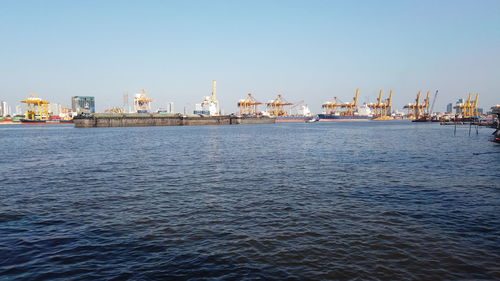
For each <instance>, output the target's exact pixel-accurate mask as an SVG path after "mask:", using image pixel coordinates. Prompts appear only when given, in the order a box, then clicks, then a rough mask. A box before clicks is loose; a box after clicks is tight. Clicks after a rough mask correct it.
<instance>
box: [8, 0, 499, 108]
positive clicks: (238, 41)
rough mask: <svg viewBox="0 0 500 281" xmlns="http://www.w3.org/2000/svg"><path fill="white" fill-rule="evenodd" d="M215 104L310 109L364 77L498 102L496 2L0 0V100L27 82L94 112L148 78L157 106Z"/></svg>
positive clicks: (367, 97) (408, 94)
mask: <svg viewBox="0 0 500 281" xmlns="http://www.w3.org/2000/svg"><path fill="white" fill-rule="evenodd" d="M212 80H217V94H218V98H219V100H220V102H221V106H222V108H223V110H224V112H225V113H230V112H235V111H236V110H237V107H236V103H237V101H238V100H240V99H243V98H244V97H245V96H246V95H247V93H249V92H251V93H253V95H254V96H255V97H256V98H257V100H259V101H263V102H265V101H268V100H271V99H274V98H275V97H276V96H277V94H279V93H281V94H282V95H283V96H284V97H285V99H286V100H288V101H289V102H299V101H304V102H305V103H306V104H308V105H309V107H310V108H311V110H312V111H313V112H316V113H319V112H321V104H322V103H323V102H325V101H329V100H331V99H332V98H333V97H338V98H339V99H340V100H342V101H344V102H347V101H350V100H351V99H352V97H353V96H354V93H355V90H356V88H360V101H361V102H375V101H376V98H377V96H378V92H379V90H380V89H383V91H384V97H387V95H388V92H389V90H390V89H392V90H393V103H394V108H396V109H402V107H403V105H404V104H407V103H409V102H412V101H414V99H415V97H416V94H417V92H418V91H423V92H427V91H431V93H432V96H433V93H434V92H435V91H436V90H439V94H438V97H437V100H436V105H435V111H444V110H445V107H446V104H447V103H450V102H453V103H455V102H456V100H457V99H458V98H466V96H467V94H468V93H469V92H472V93H480V98H479V105H480V107H484V108H485V109H487V108H489V107H491V106H492V105H495V104H499V103H500V1H497V0H492V1H488V0H470V1H459V0H454V1H445V0H442V1H436V0H418V1H405V0H399V1H389V0H387V1H376V0H373V1H368V0H367V1H357V0H353V1H348V0H345V1H333V0H332V1H320V0H308V1H306V0H303V1H293V0H286V1H279V0H275V1H273V0H268V1H258V0H257V1H219V0H213V1H195V0H184V1H139V0H137V1H126V0H121V1H111V0H95V1H92V0H85V1H83V0H82V1H58V0H50V1H43V0H40V1H28V0H19V1H9V0H5V1H4V0H0V100H5V101H7V102H9V103H10V104H11V105H12V107H15V105H17V104H19V103H18V102H19V101H20V100H22V99H24V98H25V97H27V96H28V94H30V93H36V94H38V95H39V96H40V97H42V98H44V99H46V100H49V101H51V102H55V103H60V104H62V105H65V106H70V105H71V96H78V95H85V96H87V95H90V96H95V98H96V107H97V110H98V111H104V110H105V109H109V108H112V107H121V106H122V105H123V94H124V93H128V94H129V96H132V95H133V94H134V93H138V92H139V91H140V90H141V89H145V90H146V91H147V93H148V94H149V95H150V97H151V98H153V100H154V102H153V108H158V107H166V105H167V103H168V102H174V105H175V110H176V111H179V112H180V111H183V109H184V107H186V108H187V109H188V110H192V109H193V107H194V104H195V103H199V102H201V100H202V98H203V97H204V96H207V95H209V94H210V92H211V87H212Z"/></svg>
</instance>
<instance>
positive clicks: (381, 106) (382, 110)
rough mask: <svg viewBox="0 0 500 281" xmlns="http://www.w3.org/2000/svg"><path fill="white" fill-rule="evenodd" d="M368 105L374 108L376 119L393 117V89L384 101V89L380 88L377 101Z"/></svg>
mask: <svg viewBox="0 0 500 281" xmlns="http://www.w3.org/2000/svg"><path fill="white" fill-rule="evenodd" d="M368 107H369V108H370V109H372V110H373V117H375V120H389V119H392V117H391V108H392V90H390V91H389V97H388V98H387V99H386V100H385V101H384V100H383V99H382V89H380V91H379V95H378V98H377V103H370V104H369V105H368Z"/></svg>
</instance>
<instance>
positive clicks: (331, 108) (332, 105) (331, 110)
mask: <svg viewBox="0 0 500 281" xmlns="http://www.w3.org/2000/svg"><path fill="white" fill-rule="evenodd" d="M321 107H322V108H324V110H325V113H326V114H335V112H336V111H337V108H339V107H340V104H339V102H338V100H337V97H333V101H327V102H325V103H323V105H322V106H321Z"/></svg>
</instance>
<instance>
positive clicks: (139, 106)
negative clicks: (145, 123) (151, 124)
mask: <svg viewBox="0 0 500 281" xmlns="http://www.w3.org/2000/svg"><path fill="white" fill-rule="evenodd" d="M152 101H153V99H151V98H150V97H148V94H147V93H146V91H145V90H144V89H142V90H141V92H140V93H139V94H135V96H134V111H135V112H137V113H146V112H150V111H151V102H152Z"/></svg>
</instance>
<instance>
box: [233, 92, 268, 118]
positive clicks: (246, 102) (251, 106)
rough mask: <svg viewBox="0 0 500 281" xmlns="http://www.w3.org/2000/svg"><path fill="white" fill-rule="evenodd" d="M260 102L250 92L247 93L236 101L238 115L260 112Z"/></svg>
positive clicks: (257, 113)
mask: <svg viewBox="0 0 500 281" xmlns="http://www.w3.org/2000/svg"><path fill="white" fill-rule="evenodd" d="M261 104H262V102H259V101H257V100H256V99H255V98H254V97H253V95H252V93H248V95H247V97H246V98H245V99H243V100H239V101H238V108H239V109H240V115H259V114H261V112H260V110H259V106H260V105H261Z"/></svg>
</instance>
